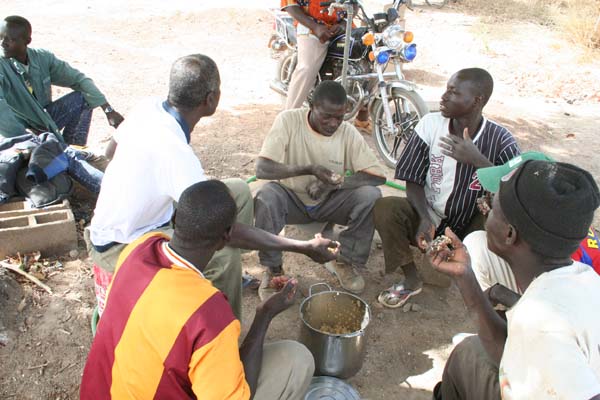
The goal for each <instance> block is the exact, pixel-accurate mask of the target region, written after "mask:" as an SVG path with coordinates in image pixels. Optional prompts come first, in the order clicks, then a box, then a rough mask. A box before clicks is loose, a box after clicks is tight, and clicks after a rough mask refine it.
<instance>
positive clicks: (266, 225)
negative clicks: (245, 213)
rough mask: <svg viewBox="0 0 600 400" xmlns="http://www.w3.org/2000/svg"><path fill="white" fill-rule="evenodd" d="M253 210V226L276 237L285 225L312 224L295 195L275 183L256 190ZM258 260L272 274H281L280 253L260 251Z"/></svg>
mask: <svg viewBox="0 0 600 400" xmlns="http://www.w3.org/2000/svg"><path fill="white" fill-rule="evenodd" d="M254 208H255V210H256V212H255V220H254V226H256V227H257V228H259V229H262V230H264V231H267V232H269V233H272V234H274V235H278V234H279V232H281V230H282V229H283V228H284V227H285V225H286V224H306V223H309V222H312V220H311V218H310V217H309V216H308V214H307V212H306V210H305V209H304V206H303V204H302V202H301V201H300V200H299V199H298V198H297V197H296V195H295V194H294V193H293V192H292V191H290V190H289V189H287V188H285V187H283V186H282V185H280V184H279V183H277V182H269V183H267V184H265V185H264V186H263V187H261V188H260V189H259V190H258V192H257V193H256V198H255V199H254ZM258 258H259V260H260V264H261V265H264V266H266V267H268V268H269V269H270V270H271V272H272V273H275V274H278V273H281V266H282V263H283V261H282V254H281V251H260V252H258Z"/></svg>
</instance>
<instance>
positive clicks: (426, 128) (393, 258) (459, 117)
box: [373, 68, 520, 308]
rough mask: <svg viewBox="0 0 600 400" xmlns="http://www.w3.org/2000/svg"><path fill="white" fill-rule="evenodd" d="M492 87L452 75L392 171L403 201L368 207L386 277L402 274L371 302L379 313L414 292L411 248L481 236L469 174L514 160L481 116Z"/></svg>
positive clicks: (512, 148) (508, 140)
mask: <svg viewBox="0 0 600 400" xmlns="http://www.w3.org/2000/svg"><path fill="white" fill-rule="evenodd" d="M493 86H494V82H493V79H492V77H491V75H490V74H489V73H488V72H487V71H485V70H483V69H481V68H468V69H463V70H460V71H458V72H457V73H455V74H454V75H452V77H451V78H450V80H449V81H448V84H447V89H446V92H445V93H444V94H443V95H442V99H441V101H440V113H430V114H427V115H425V116H424V117H423V118H422V119H421V121H419V123H418V125H417V126H416V128H415V134H414V135H413V136H412V137H411V138H410V140H409V142H408V143H407V145H406V147H405V149H404V151H403V152H402V155H401V156H400V160H399V161H398V164H397V166H396V176H395V177H396V179H399V180H403V181H406V197H386V198H382V199H380V200H378V201H377V203H376V204H375V209H374V212H373V215H374V218H375V227H376V229H377V231H378V232H379V235H380V236H381V240H382V242H383V254H384V259H385V271H386V272H392V271H394V270H396V269H397V268H398V267H401V268H402V271H403V272H404V278H405V279H404V281H403V282H399V283H397V284H394V285H392V286H391V287H390V288H388V289H386V290H384V291H382V292H381V293H380V295H379V297H378V300H379V302H380V303H381V304H382V305H384V306H386V307H390V308H397V307H401V306H402V305H403V304H405V303H406V302H407V301H408V299H409V298H410V297H411V296H414V295H416V294H418V293H420V292H421V288H422V282H421V280H420V278H419V276H418V273H417V267H416V265H415V263H414V259H413V254H412V251H411V249H410V245H411V244H412V245H413V246H417V247H418V248H419V249H421V250H422V251H425V250H426V249H427V248H429V246H430V243H431V241H432V240H433V238H434V237H437V236H439V235H441V234H442V233H443V232H444V229H445V228H446V227H450V229H452V231H453V232H456V234H457V235H458V237H460V238H461V239H462V238H464V237H465V236H466V235H467V234H468V233H470V232H473V231H475V230H480V229H482V228H483V221H484V218H483V216H482V215H481V213H479V212H478V210H477V198H478V197H480V196H482V195H483V189H482V187H481V184H480V183H479V179H478V177H477V173H476V169H477V168H482V167H487V166H492V165H502V164H504V163H506V162H507V161H509V160H510V159H512V158H514V157H515V156H517V155H518V154H520V149H519V146H518V145H517V142H516V141H515V139H514V138H513V136H512V134H511V133H510V132H509V131H508V130H507V129H506V128H504V127H502V126H500V125H498V124H496V123H495V122H492V121H490V120H488V119H487V118H485V117H483V116H482V111H483V107H484V106H485V105H486V104H487V102H488V100H489V98H490V96H491V95H492V90H493Z"/></svg>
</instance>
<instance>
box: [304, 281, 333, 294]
mask: <svg viewBox="0 0 600 400" xmlns="http://www.w3.org/2000/svg"><path fill="white" fill-rule="evenodd" d="M320 285H322V286H327V289H329V290H327V291H328V292H332V291H333V289H332V288H331V286H329V285H328V284H326V283H325V282H318V283H313V284H312V285H310V288H308V297H311V296H312V295H313V294H312V290H313V288H314V287H315V286H320ZM323 291H324V292H325V290H323Z"/></svg>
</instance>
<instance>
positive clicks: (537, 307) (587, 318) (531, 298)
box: [499, 262, 600, 400]
mask: <svg viewBox="0 0 600 400" xmlns="http://www.w3.org/2000/svg"><path fill="white" fill-rule="evenodd" d="M599 311H600V276H598V274H596V273H595V272H594V270H593V269H592V268H590V267H589V266H587V265H585V264H581V263H579V262H574V263H573V264H571V265H569V266H567V267H563V268H559V269H555V270H553V271H550V272H546V273H544V274H542V275H540V276H539V277H537V278H536V279H535V280H534V281H533V282H532V283H531V284H530V285H529V287H528V288H527V290H526V291H525V293H524V294H523V297H522V298H521V299H520V300H519V302H518V303H517V304H516V305H515V306H514V307H513V308H512V309H511V310H509V311H508V312H507V314H506V316H507V319H508V338H507V341H506V344H505V346H504V353H503V354H502V360H501V362H500V376H499V379H500V388H501V391H502V398H503V399H504V400H517V399H519V400H520V399H522V400H525V399H527V400H530V399H536V400H537V399H565V400H566V399H569V400H588V399H590V398H591V397H593V396H595V395H597V394H600V323H599V322H598V315H599V314H598V313H599Z"/></svg>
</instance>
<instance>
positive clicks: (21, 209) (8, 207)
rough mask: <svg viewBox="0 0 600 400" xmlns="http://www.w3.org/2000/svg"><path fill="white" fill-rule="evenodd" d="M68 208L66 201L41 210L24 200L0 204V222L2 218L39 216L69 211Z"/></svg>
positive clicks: (67, 201) (69, 206)
mask: <svg viewBox="0 0 600 400" xmlns="http://www.w3.org/2000/svg"><path fill="white" fill-rule="evenodd" d="M70 208H71V205H70V204H69V200H66V199H65V200H63V201H62V203H60V204H54V205H52V206H48V207H43V208H35V207H32V206H31V204H29V202H27V201H24V200H19V201H11V202H9V203H4V204H0V220H2V219H4V218H10V217H18V216H21V215H31V214H39V213H45V212H49V211H58V210H69V209H70Z"/></svg>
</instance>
